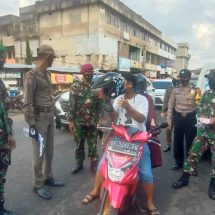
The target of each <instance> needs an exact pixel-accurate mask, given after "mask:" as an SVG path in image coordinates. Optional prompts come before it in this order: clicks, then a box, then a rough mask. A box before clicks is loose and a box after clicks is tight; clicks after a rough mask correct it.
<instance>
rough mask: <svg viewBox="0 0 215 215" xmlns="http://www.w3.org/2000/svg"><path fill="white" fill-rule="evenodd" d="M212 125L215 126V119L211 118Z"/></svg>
mask: <svg viewBox="0 0 215 215" xmlns="http://www.w3.org/2000/svg"><path fill="white" fill-rule="evenodd" d="M210 124H211V125H215V117H211V118H210Z"/></svg>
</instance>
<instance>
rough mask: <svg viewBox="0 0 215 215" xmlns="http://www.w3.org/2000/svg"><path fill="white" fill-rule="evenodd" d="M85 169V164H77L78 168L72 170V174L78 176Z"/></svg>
mask: <svg viewBox="0 0 215 215" xmlns="http://www.w3.org/2000/svg"><path fill="white" fill-rule="evenodd" d="M83 168H84V166H83V163H82V162H81V163H77V166H76V167H75V169H73V170H72V172H71V173H72V174H77V173H79V172H80V171H81V170H82V169H83Z"/></svg>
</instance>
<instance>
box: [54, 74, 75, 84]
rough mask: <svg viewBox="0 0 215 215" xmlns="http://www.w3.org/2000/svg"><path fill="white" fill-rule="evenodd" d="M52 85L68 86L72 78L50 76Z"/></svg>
mask: <svg viewBox="0 0 215 215" xmlns="http://www.w3.org/2000/svg"><path fill="white" fill-rule="evenodd" d="M51 82H52V84H69V83H72V82H73V76H72V75H69V74H56V73H55V74H54V73H52V74H51Z"/></svg>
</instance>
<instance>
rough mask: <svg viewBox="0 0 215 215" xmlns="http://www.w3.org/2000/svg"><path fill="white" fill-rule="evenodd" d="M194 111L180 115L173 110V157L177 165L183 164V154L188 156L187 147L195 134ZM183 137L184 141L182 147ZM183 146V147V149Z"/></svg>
mask: <svg viewBox="0 0 215 215" xmlns="http://www.w3.org/2000/svg"><path fill="white" fill-rule="evenodd" d="M196 123H197V121H196V112H192V113H189V114H187V115H186V116H182V115H181V114H180V113H178V112H175V116H174V158H175V162H176V164H177V165H178V166H179V167H182V166H183V163H184V154H185V153H186V157H187V156H188V152H189V149H190V147H191V145H192V142H193V140H194V138H195V136H196V132H197V129H196V126H195V125H196ZM184 138H185V141H186V144H185V147H184ZM184 148H185V149H184Z"/></svg>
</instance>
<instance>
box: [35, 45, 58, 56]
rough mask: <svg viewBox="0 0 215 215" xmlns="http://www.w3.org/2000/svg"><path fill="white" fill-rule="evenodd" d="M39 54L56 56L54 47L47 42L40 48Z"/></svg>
mask: <svg viewBox="0 0 215 215" xmlns="http://www.w3.org/2000/svg"><path fill="white" fill-rule="evenodd" d="M37 54H38V55H50V56H52V57H54V58H56V55H55V52H54V49H53V48H52V47H51V46H49V45H45V44H43V45H41V46H40V47H39V48H38V51H37Z"/></svg>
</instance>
